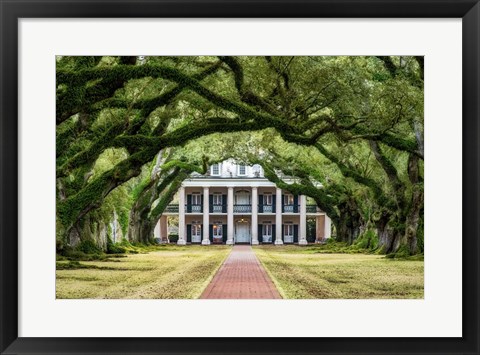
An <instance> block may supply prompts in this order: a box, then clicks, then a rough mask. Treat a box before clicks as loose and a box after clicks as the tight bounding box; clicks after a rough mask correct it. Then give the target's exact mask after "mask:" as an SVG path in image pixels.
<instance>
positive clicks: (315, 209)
mask: <svg viewBox="0 0 480 355" xmlns="http://www.w3.org/2000/svg"><path fill="white" fill-rule="evenodd" d="M316 212H320V208H318V207H317V205H307V213H316Z"/></svg>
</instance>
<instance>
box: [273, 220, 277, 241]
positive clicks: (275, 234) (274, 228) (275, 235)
mask: <svg viewBox="0 0 480 355" xmlns="http://www.w3.org/2000/svg"><path fill="white" fill-rule="evenodd" d="M276 237H277V228H276V225H275V224H272V243H273V242H274V241H275V238H276Z"/></svg>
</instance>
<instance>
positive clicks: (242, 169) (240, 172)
mask: <svg viewBox="0 0 480 355" xmlns="http://www.w3.org/2000/svg"><path fill="white" fill-rule="evenodd" d="M245 174H246V167H245V165H239V166H238V175H245Z"/></svg>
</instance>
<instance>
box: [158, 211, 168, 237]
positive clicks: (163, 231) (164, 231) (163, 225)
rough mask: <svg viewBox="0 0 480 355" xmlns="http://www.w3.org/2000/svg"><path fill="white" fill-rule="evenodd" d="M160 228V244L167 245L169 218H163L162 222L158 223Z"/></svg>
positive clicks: (161, 218)
mask: <svg viewBox="0 0 480 355" xmlns="http://www.w3.org/2000/svg"><path fill="white" fill-rule="evenodd" d="M158 223H159V228H160V233H159V234H160V243H161V244H165V243H168V220H167V216H161V217H160V220H159V221H158Z"/></svg>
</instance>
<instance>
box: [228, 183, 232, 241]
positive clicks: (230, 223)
mask: <svg viewBox="0 0 480 355" xmlns="http://www.w3.org/2000/svg"><path fill="white" fill-rule="evenodd" d="M227 244H229V245H231V244H233V187H229V188H228V195H227Z"/></svg>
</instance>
